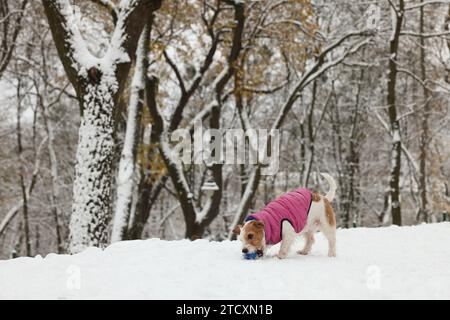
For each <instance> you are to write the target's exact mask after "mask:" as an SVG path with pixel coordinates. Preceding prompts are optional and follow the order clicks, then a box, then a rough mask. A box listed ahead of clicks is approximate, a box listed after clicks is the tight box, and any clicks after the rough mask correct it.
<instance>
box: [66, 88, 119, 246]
mask: <svg viewBox="0 0 450 320" xmlns="http://www.w3.org/2000/svg"><path fill="white" fill-rule="evenodd" d="M86 91H87V92H86V94H85V96H84V97H83V102H84V103H83V111H84V112H83V116H82V119H81V124H80V129H79V138H78V148H77V153H76V165H75V181H74V186H73V204H72V216H71V219H70V239H69V252H71V253H76V252H79V251H81V250H83V249H84V248H86V247H88V246H95V247H105V246H106V245H107V244H108V233H107V228H108V223H109V221H110V217H111V182H112V160H113V158H114V146H115V142H114V128H115V119H114V118H115V117H114V101H113V95H114V91H113V90H112V88H110V87H108V86H105V85H103V84H98V85H95V84H92V85H89V86H87V90H86Z"/></svg>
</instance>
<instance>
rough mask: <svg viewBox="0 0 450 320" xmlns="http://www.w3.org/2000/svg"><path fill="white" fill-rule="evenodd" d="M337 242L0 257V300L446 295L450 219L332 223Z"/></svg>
mask: <svg viewBox="0 0 450 320" xmlns="http://www.w3.org/2000/svg"><path fill="white" fill-rule="evenodd" d="M337 244H338V251H337V253H338V256H337V257H336V258H328V257H327V256H326V252H327V250H326V241H325V240H324V238H323V237H322V236H321V235H318V236H317V241H316V244H315V246H314V247H313V250H312V254H311V255H310V256H299V255H296V254H295V252H294V251H293V252H292V253H291V255H290V256H289V258H288V259H285V260H278V259H277V258H274V257H267V258H265V259H262V260H257V261H247V260H242V259H241V255H240V245H239V243H238V242H236V241H233V242H230V241H224V242H208V241H205V240H197V241H194V242H189V241H187V240H182V241H162V240H157V239H153V240H146V241H127V242H120V243H116V244H114V245H112V246H110V247H108V248H107V249H106V250H104V251H102V250H100V249H95V248H91V249H88V250H86V251H84V252H83V253H80V254H77V255H74V256H69V255H56V254H50V255H48V256H47V257H45V258H42V257H36V258H19V259H15V260H8V261H0V298H2V299H15V298H27V299H28V298H43V299H90V298H95V299H97V298H106V299H109V298H112V299H118V298H121V299H122V298H124V299H129V298H132V299H316V298H324V299H328V298H331V299H335V298H339V299H340V298H343V299H346V298H355V299H364V298H369V299H397V298H406V299H409V298H412V299H416V298H425V299H437V298H438V299H439V298H446V299H450V223H440V224H430V225H421V226H416V227H395V226H393V227H388V228H378V229H369V228H358V229H351V230H339V231H338V233H337ZM300 245H301V240H299V241H298V243H297V245H296V247H300ZM276 249H277V248H276V247H273V248H272V250H271V251H270V252H269V253H270V254H274V253H275V252H276Z"/></svg>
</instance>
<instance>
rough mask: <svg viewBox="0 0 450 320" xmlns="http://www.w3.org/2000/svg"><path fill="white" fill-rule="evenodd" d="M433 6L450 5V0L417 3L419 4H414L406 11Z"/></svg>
mask: <svg viewBox="0 0 450 320" xmlns="http://www.w3.org/2000/svg"><path fill="white" fill-rule="evenodd" d="M433 4H450V0H440V1H439V0H436V1H425V2H422V3H417V4H413V5H410V6H407V7H405V11H407V10H413V9H418V8H421V7H425V6H428V5H433Z"/></svg>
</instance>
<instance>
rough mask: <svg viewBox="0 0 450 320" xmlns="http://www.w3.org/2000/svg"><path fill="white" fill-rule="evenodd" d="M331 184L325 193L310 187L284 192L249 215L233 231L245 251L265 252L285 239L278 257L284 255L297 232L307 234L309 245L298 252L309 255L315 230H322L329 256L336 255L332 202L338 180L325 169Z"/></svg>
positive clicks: (334, 219) (298, 234) (260, 254)
mask: <svg viewBox="0 0 450 320" xmlns="http://www.w3.org/2000/svg"><path fill="white" fill-rule="evenodd" d="M321 175H322V176H323V177H324V178H325V179H326V180H327V182H328V184H329V185H330V189H329V191H328V193H327V194H326V195H325V196H323V195H320V194H319V193H316V192H311V191H310V190H309V189H306V188H299V189H297V190H295V191H292V192H289V193H287V194H284V195H282V196H281V197H279V198H277V199H275V200H274V201H272V202H270V203H269V204H268V205H267V206H266V207H265V208H264V209H262V210H261V211H259V212H257V213H254V214H251V215H249V216H248V217H247V218H246V219H245V224H244V225H243V226H242V225H237V226H236V227H235V228H234V229H233V232H234V233H235V234H237V235H238V240H240V241H241V242H242V253H244V254H248V253H255V252H256V253H257V255H258V256H259V257H262V256H264V255H265V254H266V253H267V250H268V249H269V247H270V246H272V245H274V244H277V243H279V242H281V245H280V250H279V252H278V254H277V257H278V258H280V259H284V258H286V257H287V255H288V253H289V250H290V248H291V246H292V244H293V243H294V240H295V238H296V237H297V236H304V237H305V240H306V242H305V246H304V248H303V249H302V250H300V251H298V252H297V253H298V254H301V255H307V254H309V253H310V252H311V247H312V245H313V244H314V233H316V232H317V231H321V232H322V233H323V234H324V236H325V237H326V238H327V240H328V256H329V257H335V256H336V217H335V214H334V211H333V207H332V206H331V202H332V201H333V199H334V197H335V194H336V182H335V180H334V179H333V177H331V176H330V175H329V174H327V173H321Z"/></svg>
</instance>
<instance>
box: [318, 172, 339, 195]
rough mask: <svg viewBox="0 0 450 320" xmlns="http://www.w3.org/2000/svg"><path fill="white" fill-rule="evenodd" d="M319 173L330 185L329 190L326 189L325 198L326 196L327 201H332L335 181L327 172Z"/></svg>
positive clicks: (334, 193) (334, 192)
mask: <svg viewBox="0 0 450 320" xmlns="http://www.w3.org/2000/svg"><path fill="white" fill-rule="evenodd" d="M320 174H321V175H322V177H324V178H325V179H326V180H327V181H328V184H329V185H330V190H328V193H327V194H326V195H325V198H327V199H328V201H330V202H332V201H333V199H334V196H335V195H336V181H334V179H333V177H332V176H330V175H329V174H328V173H322V172H321V173H320Z"/></svg>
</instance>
